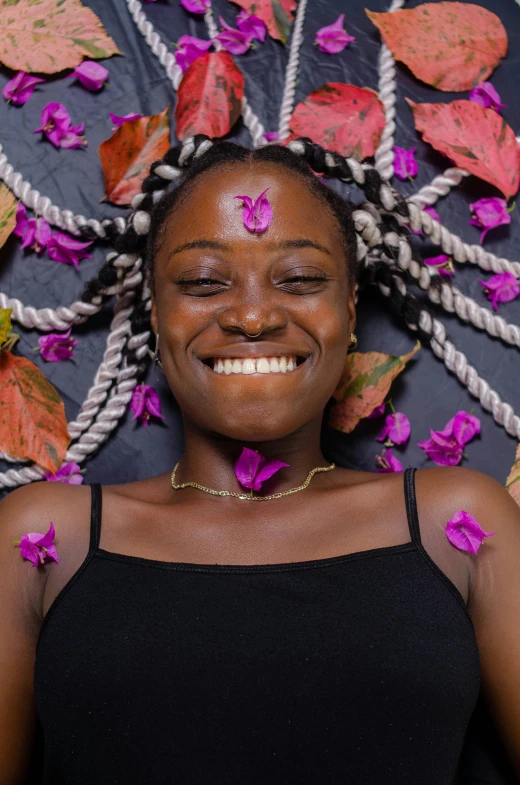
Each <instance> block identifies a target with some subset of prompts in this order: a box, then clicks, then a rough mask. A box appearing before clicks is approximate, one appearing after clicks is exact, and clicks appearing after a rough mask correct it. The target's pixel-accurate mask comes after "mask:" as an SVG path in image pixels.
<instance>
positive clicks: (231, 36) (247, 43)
mask: <svg viewBox="0 0 520 785" xmlns="http://www.w3.org/2000/svg"><path fill="white" fill-rule="evenodd" d="M219 19H220V24H221V25H222V27H223V28H224V30H223V31H222V32H221V33H219V34H218V35H217V36H216V38H217V40H218V41H220V43H221V44H222V46H223V47H224V49H226V51H228V52H230V53H231V54H232V55H243V54H244V52H247V50H248V49H250V48H251V41H252V38H251V36H250V35H249V33H243V32H242V30H235V28H234V27H231V26H230V25H228V23H227V22H226V20H225V19H222V17H221V16H219Z"/></svg>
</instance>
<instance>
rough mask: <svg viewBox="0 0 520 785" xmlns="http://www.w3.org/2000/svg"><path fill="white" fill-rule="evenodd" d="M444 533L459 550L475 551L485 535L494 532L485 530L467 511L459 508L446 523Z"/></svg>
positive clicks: (487, 535)
mask: <svg viewBox="0 0 520 785" xmlns="http://www.w3.org/2000/svg"><path fill="white" fill-rule="evenodd" d="M444 531H445V534H446V537H447V538H448V540H449V541H450V542H451V544H452V545H454V546H455V548H458V549H459V550H460V551H468V552H469V553H477V551H478V549H479V548H480V546H481V545H482V542H483V541H484V539H485V538H486V537H491V536H492V535H493V534H496V532H485V531H483V530H482V527H481V526H480V523H479V522H478V521H477V519H476V518H474V517H473V515H471V514H470V513H469V512H466V511H465V510H459V511H458V512H456V513H455V515H453V516H452V517H451V518H450V520H449V521H448V523H447V524H446V528H445V530H444Z"/></svg>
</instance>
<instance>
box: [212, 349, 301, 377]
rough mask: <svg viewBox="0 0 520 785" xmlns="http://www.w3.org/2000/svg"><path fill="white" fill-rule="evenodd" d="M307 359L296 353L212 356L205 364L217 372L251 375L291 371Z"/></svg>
mask: <svg viewBox="0 0 520 785" xmlns="http://www.w3.org/2000/svg"><path fill="white" fill-rule="evenodd" d="M305 360H306V358H305V357H297V355H295V354H291V355H283V356H280V357H235V358H232V357H210V358H208V359H207V360H204V365H206V366H207V367H208V368H210V369H211V370H213V371H214V372H215V373H222V374H231V373H241V374H244V375H250V374H268V373H290V372H291V371H294V370H296V369H297V368H298V367H299V366H300V365H301V364H302V363H303V362H305Z"/></svg>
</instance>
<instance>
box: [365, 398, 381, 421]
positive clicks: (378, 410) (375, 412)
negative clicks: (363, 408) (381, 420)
mask: <svg viewBox="0 0 520 785" xmlns="http://www.w3.org/2000/svg"><path fill="white" fill-rule="evenodd" d="M385 406H386V404H385V403H384V402H383V403H380V404H379V406H376V407H375V409H372V411H371V412H370V414H369V415H368V417H367V420H373V419H374V418H375V417H381V415H382V414H384V413H385Z"/></svg>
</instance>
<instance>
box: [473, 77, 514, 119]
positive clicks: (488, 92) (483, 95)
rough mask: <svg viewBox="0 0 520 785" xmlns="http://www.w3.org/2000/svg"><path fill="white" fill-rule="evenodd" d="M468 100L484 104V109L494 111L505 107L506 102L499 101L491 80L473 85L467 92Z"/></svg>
mask: <svg viewBox="0 0 520 785" xmlns="http://www.w3.org/2000/svg"><path fill="white" fill-rule="evenodd" d="M469 100H470V101H473V102H474V103H476V104H480V105H481V106H485V107H486V109H494V110H495V112H498V110H499V109H505V108H506V104H501V103H500V96H499V94H498V93H497V91H496V90H495V88H494V87H493V85H492V84H491V82H481V83H480V84H478V85H477V86H476V87H474V88H473V89H472V90H471V92H470V94H469Z"/></svg>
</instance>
